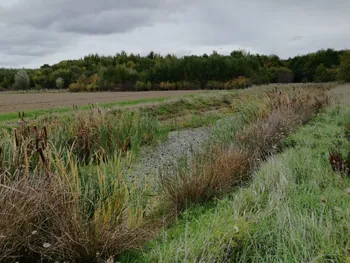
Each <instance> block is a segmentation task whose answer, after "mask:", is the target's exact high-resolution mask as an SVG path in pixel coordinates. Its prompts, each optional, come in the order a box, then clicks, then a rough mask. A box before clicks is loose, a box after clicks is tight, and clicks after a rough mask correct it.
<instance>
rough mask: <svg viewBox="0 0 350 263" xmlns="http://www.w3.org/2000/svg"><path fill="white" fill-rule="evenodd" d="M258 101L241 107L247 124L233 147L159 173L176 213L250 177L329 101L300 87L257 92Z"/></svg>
mask: <svg viewBox="0 0 350 263" xmlns="http://www.w3.org/2000/svg"><path fill="white" fill-rule="evenodd" d="M257 99H258V98H257V97H256V96H254V95H253V96H252V99H251V100H250V98H249V97H247V98H246V100H245V102H244V108H243V109H242V108H241V109H240V114H241V118H243V119H244V120H246V122H247V125H246V127H245V128H243V129H242V130H241V131H239V132H237V133H236V135H235V142H234V143H233V144H232V145H229V146H224V147H223V148H220V149H217V148H214V149H210V150H207V151H205V152H204V153H201V154H199V155H198V156H196V157H195V158H193V159H192V160H191V161H190V163H189V164H187V165H182V166H181V165H180V167H179V169H178V170H177V171H176V172H166V171H165V172H164V173H163V174H162V176H161V177H160V183H161V185H162V189H163V195H164V200H165V202H167V203H168V204H169V205H170V207H172V208H173V209H174V210H175V211H182V210H184V209H185V208H186V207H187V206H189V205H191V204H193V203H202V202H207V201H210V200H212V199H214V198H215V197H219V196H221V195H222V194H225V193H228V192H230V191H232V189H233V188H234V187H236V186H237V185H239V184H241V183H242V182H244V181H246V180H247V179H249V175H250V174H251V171H252V169H254V168H256V167H257V166H258V165H259V164H260V163H261V162H262V161H263V160H264V159H265V158H267V157H268V156H269V155H271V154H272V153H274V152H275V151H276V150H277V148H278V143H279V142H280V141H281V140H282V139H283V138H284V137H285V136H286V135H288V134H289V133H290V132H291V131H293V130H295V128H296V127H298V126H300V125H301V124H303V123H305V122H307V121H309V120H310V119H311V118H312V117H313V116H314V114H315V113H317V112H318V111H319V110H320V109H322V108H323V107H324V106H325V105H327V103H328V102H329V99H328V97H327V96H326V95H325V93H324V92H317V93H316V94H315V95H310V94H307V93H305V92H302V91H294V92H292V93H290V92H289V93H287V92H286V93H284V92H283V93H282V92H280V91H278V90H273V91H271V92H268V93H266V94H265V95H264V96H260V98H259V100H258V101H259V103H258V104H256V101H257ZM250 104H251V107H250ZM256 105H258V107H256ZM242 115H243V116H242Z"/></svg>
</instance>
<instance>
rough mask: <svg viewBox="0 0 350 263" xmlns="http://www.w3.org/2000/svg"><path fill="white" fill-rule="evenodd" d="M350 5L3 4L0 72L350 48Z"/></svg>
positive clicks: (105, 0)
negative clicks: (86, 60) (146, 58)
mask: <svg viewBox="0 0 350 263" xmlns="http://www.w3.org/2000/svg"><path fill="white" fill-rule="evenodd" d="M349 13H350V0H0V67H39V66H41V65H43V64H45V63H48V64H53V63H57V62H59V61H61V60H64V59H76V58H80V57H83V56H84V55H87V54H91V53H99V54H103V55H114V54H115V53H117V52H120V51H121V50H124V51H126V52H128V53H130V52H133V53H140V54H141V55H145V54H147V53H149V51H150V50H153V51H155V52H157V53H162V54H166V53H172V54H176V55H187V54H202V53H205V52H206V53H211V51H212V50H216V51H218V52H219V53H229V52H230V51H232V50H235V49H245V50H247V51H251V52H259V53H264V54H277V55H279V56H280V57H282V58H288V57H289V56H294V55H297V54H304V53H307V52H313V51H316V50H318V49H321V48H328V47H330V48H335V49H343V48H349V47H350V15H349Z"/></svg>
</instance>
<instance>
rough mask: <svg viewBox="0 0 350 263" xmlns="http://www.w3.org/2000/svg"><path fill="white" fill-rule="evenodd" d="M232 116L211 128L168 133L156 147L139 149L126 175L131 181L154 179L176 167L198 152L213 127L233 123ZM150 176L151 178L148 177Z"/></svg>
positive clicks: (219, 121)
mask: <svg viewBox="0 0 350 263" xmlns="http://www.w3.org/2000/svg"><path fill="white" fill-rule="evenodd" d="M233 118H234V117H232V116H230V117H226V118H224V119H221V120H218V121H217V122H216V124H215V125H214V126H212V127H200V128H193V129H188V130H182V131H174V132H171V133H169V135H168V138H167V139H166V140H165V141H159V142H158V144H157V145H156V146H153V147H152V146H147V147H144V148H142V149H141V152H140V154H139V157H138V158H137V160H135V162H134V163H133V164H132V166H131V167H130V168H129V169H128V171H127V174H128V175H129V176H130V178H132V179H136V180H137V181H139V180H138V179H143V178H144V177H145V176H147V179H150V180H152V179H154V178H156V177H157V176H158V175H159V172H160V171H161V170H162V169H165V168H166V169H169V168H170V169H171V168H172V167H174V169H175V167H176V164H177V161H178V160H179V159H180V158H184V157H185V158H187V159H190V158H191V156H192V155H193V153H195V152H198V151H200V149H201V148H202V146H203V144H204V143H205V142H206V141H207V140H208V139H209V137H210V136H211V134H212V131H213V129H214V127H215V126H217V127H218V126H224V125H225V122H230V121H233ZM148 175H151V176H148Z"/></svg>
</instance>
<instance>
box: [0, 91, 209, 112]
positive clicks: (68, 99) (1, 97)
mask: <svg viewBox="0 0 350 263" xmlns="http://www.w3.org/2000/svg"><path fill="white" fill-rule="evenodd" d="M198 92H203V91H198V90H188V91H184V90H178V91H146V92H99V93H69V92H62V93H54V92H52V93H51V92H46V93H28V94H25V93H21V94H14V93H0V113H6V112H16V111H26V110H39V109H50V108H60V107H69V106H72V105H73V104H74V105H77V106H82V105H87V104H89V103H110V102H120V101H129V100H141V99H152V98H165V97H176V96H183V95H188V94H194V93H198Z"/></svg>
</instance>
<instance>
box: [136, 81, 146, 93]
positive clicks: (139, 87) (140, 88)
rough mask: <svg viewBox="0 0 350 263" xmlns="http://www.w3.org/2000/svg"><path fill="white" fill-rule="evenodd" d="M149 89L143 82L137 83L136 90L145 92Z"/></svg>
mask: <svg viewBox="0 0 350 263" xmlns="http://www.w3.org/2000/svg"><path fill="white" fill-rule="evenodd" d="M146 89H147V84H146V83H145V82H143V81H137V82H136V90H138V91H143V90H146Z"/></svg>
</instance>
